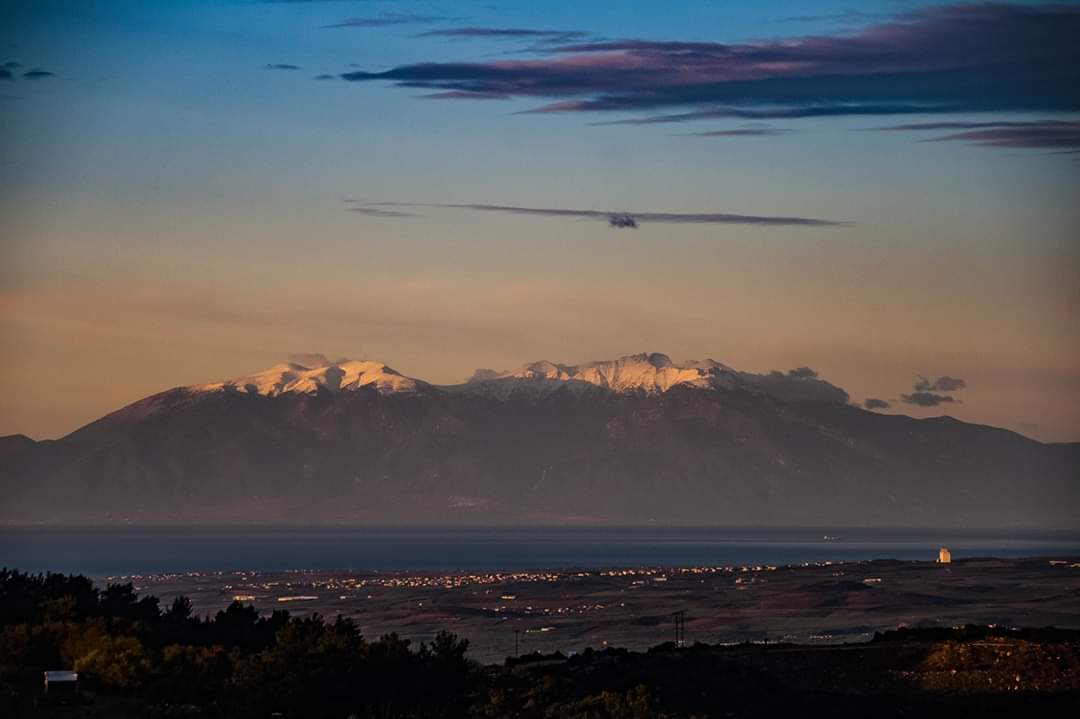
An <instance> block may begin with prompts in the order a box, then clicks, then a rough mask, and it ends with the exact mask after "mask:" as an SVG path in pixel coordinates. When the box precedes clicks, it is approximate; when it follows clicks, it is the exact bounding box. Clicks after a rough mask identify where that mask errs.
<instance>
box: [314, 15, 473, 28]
mask: <svg viewBox="0 0 1080 719" xmlns="http://www.w3.org/2000/svg"><path fill="white" fill-rule="evenodd" d="M466 19H467V18H463V17H450V16H447V15H418V14H415V13H405V12H388V13H383V14H381V15H374V16H372V17H353V18H349V19H347V20H342V21H341V22H336V23H333V24H330V25H323V27H324V28H331V27H361V28H363V27H391V26H394V25H429V24H431V23H436V22H455V21H457V22H460V21H461V20H466Z"/></svg>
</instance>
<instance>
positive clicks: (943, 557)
mask: <svg viewBox="0 0 1080 719" xmlns="http://www.w3.org/2000/svg"><path fill="white" fill-rule="evenodd" d="M937 560H938V564H950V563H951V562H952V552H950V551H949V550H948V549H946V548H945V547H942V548H941V549H939V550H938V553H937Z"/></svg>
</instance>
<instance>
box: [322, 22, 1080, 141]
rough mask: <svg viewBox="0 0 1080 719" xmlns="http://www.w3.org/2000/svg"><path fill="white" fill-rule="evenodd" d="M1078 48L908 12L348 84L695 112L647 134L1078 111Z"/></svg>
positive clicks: (556, 108) (547, 54)
mask: <svg viewBox="0 0 1080 719" xmlns="http://www.w3.org/2000/svg"><path fill="white" fill-rule="evenodd" d="M1077 37H1080V7H1076V6H1070V5H1037V6H1031V5H1021V4H1002V3H997V4H964V5H951V6H944V7H931V8H919V9H915V10H911V11H908V12H905V13H903V14H901V15H899V16H898V17H897V18H896V19H894V20H891V21H889V22H882V23H877V24H873V25H869V26H867V27H865V28H863V29H861V30H859V31H857V32H854V33H844V34H833V35H811V36H803V37H794V38H785V39H781V40H772V41H761V42H754V43H743V44H725V43H710V42H670V41H654V40H616V41H595V42H582V43H571V44H561V45H547V46H543V47H538V48H536V51H537V52H538V53H540V54H541V55H542V56H543V57H541V59H539V60H532V59H530V60H501V61H492V62H475V63H463V62H452V63H416V64H409V65H402V66H399V67H395V68H392V69H390V70H387V71H384V72H349V73H345V74H343V75H342V77H343V78H344V79H347V80H351V81H354V82H365V81H383V82H391V83H394V84H396V85H398V86H402V87H412V88H423V89H429V90H434V91H440V92H469V93H484V94H498V95H502V94H505V95H511V96H515V97H531V98H546V99H550V100H552V101H553V102H551V103H549V104H548V105H544V106H543V107H540V108H537V111H540V112H587V111H596V112H604V111H646V110H652V109H657V108H667V107H671V108H674V107H679V106H683V107H693V108H695V109H694V110H693V112H691V113H685V114H683V115H682V116H681V117H680V118H678V119H674V118H671V117H669V118H666V119H656V118H652V119H648V120H644V121H651V122H658V121H682V120H689V119H700V118H701V117H718V116H740V115H738V114H737V113H746V114H744V115H741V116H744V117H758V118H768V117H812V116H838V115H860V114H861V115H871V114H894V113H910V112H961V111H1078V110H1080V43H1077V42H1076V38H1077ZM717 113H729V114H727V115H722V114H717ZM983 139H984V140H985V141H987V142H996V141H997V140H995V139H994V138H983ZM976 141H978V139H977V138H976Z"/></svg>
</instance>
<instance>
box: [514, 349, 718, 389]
mask: <svg viewBox="0 0 1080 719" xmlns="http://www.w3.org/2000/svg"><path fill="white" fill-rule="evenodd" d="M510 376H511V377H517V378H519V379H545V380H561V381H568V380H578V381H580V382H587V383H589V384H592V385H597V386H599V387H604V388H605V389H609V390H612V391H614V392H638V391H640V392H646V393H648V394H655V393H659V392H666V391H668V390H669V389H671V388H672V387H674V386H675V385H690V386H693V387H701V388H711V387H716V386H718V384H719V385H722V386H725V387H727V388H731V387H733V386H734V370H732V369H731V368H730V367H727V366H725V365H722V364H720V363H719V362H715V361H713V360H703V361H691V362H684V363H682V364H677V363H675V362H673V361H672V360H671V358H670V357H668V356H667V355H664V354H660V353H658V352H654V353H652V354H644V353H642V354H634V355H627V356H626V357H620V358H619V359H616V360H605V361H600V362H586V363H584V364H579V365H564V364H555V363H554V362H548V361H546V360H542V361H540V362H532V363H530V364H527V365H525V366H524V367H523V368H521V369H520V370H519V371H518V372H515V373H513V374H511V375H510Z"/></svg>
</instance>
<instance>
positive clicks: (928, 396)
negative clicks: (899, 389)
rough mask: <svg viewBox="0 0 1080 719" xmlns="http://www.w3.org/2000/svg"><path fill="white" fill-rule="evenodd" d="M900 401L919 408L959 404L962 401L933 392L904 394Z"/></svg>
mask: <svg viewBox="0 0 1080 719" xmlns="http://www.w3.org/2000/svg"><path fill="white" fill-rule="evenodd" d="M900 399H902V400H903V401H904V402H907V403H908V404H913V405H916V406H918V407H937V406H938V405H941V404H953V403H955V404H959V403H960V400H958V399H956V398H955V397H951V396H949V395H942V394H935V393H933V392H912V393H911V394H902V395H900Z"/></svg>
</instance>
